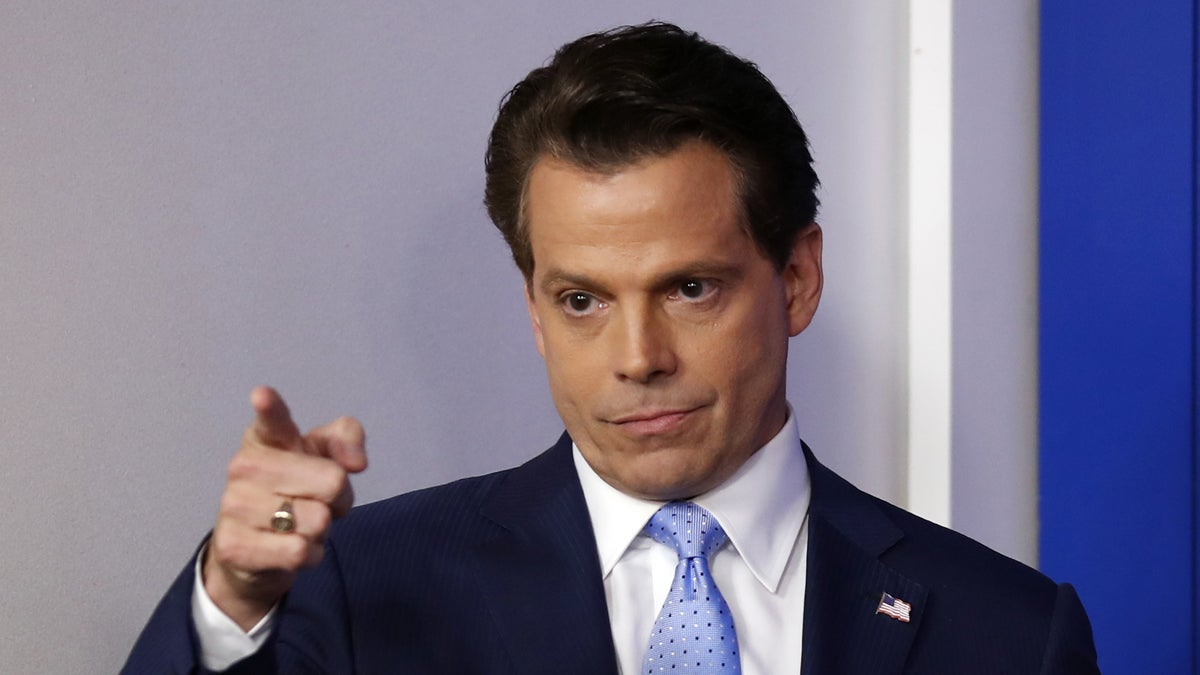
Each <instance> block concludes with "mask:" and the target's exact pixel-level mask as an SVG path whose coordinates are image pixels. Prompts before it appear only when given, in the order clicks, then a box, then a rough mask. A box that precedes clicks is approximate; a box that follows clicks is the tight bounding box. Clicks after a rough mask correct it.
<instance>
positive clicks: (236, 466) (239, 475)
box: [228, 448, 258, 482]
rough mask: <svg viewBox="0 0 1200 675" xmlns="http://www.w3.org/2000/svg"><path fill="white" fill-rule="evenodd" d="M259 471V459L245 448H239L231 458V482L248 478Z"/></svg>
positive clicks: (229, 471)
mask: <svg viewBox="0 0 1200 675" xmlns="http://www.w3.org/2000/svg"><path fill="white" fill-rule="evenodd" d="M257 472H258V461H257V460H256V459H255V458H254V457H253V456H252V455H251V453H250V452H249V451H248V450H246V449H245V448H243V449H242V450H239V451H238V453H237V454H236V455H234V456H233V459H231V460H229V470H228V474H229V480H230V482H234V481H239V480H246V479H248V478H251V477H253V476H254V475H255V474H256V473H257Z"/></svg>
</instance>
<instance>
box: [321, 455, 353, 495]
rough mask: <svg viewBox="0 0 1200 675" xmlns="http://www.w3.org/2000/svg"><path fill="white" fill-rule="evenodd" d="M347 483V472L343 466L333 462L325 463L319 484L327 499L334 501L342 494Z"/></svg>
mask: <svg viewBox="0 0 1200 675" xmlns="http://www.w3.org/2000/svg"><path fill="white" fill-rule="evenodd" d="M346 484H347V480H346V472H345V470H343V469H342V467H340V466H338V465H337V464H335V463H333V462H326V463H324V465H323V468H322V469H321V475H320V477H319V478H318V484H317V485H318V489H319V490H320V492H321V494H322V495H323V496H324V497H325V498H326V501H332V500H333V499H334V498H336V497H337V495H339V494H341V493H342V491H343V490H345V485H346Z"/></svg>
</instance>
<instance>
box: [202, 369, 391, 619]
mask: <svg viewBox="0 0 1200 675" xmlns="http://www.w3.org/2000/svg"><path fill="white" fill-rule="evenodd" d="M250 405H251V406H253V408H254V413H255V418H254V421H253V422H252V423H251V424H250V426H249V427H248V428H247V429H246V433H245V434H244V435H243V436H242V445H241V448H239V449H238V452H237V454H236V455H234V456H233V460H232V461H230V462H229V479H228V482H227V483H226V484H225V493H224V494H223V495H222V496H221V508H220V512H219V513H218V515H217V525H216V527H214V528H213V534H212V538H211V539H210V540H209V543H208V552H207V557H206V559H205V561H204V567H203V576H204V589H205V590H206V591H207V592H208V595H209V597H211V598H212V600H213V602H214V603H216V605H217V607H219V608H220V609H221V611H223V612H225V614H227V615H228V616H229V617H230V618H232V619H233V620H234V621H235V622H237V624H238V625H239V626H241V627H242V629H243V630H249V629H250V628H253V627H254V625H255V624H256V623H258V622H259V620H261V619H262V617H263V616H265V615H266V613H267V612H268V611H270V610H271V607H273V606H275V604H276V603H277V602H279V600H280V599H281V598H282V597H283V595H284V594H285V593H287V591H288V589H289V588H291V587H292V583H293V582H294V581H295V579H296V572H297V571H299V570H301V569H303V568H306V567H312V566H313V565H316V564H317V563H318V562H320V561H321V556H322V555H323V553H324V543H325V536H326V534H328V532H329V526H330V523H331V522H332V521H333V519H334V518H340V517H342V516H344V515H346V513H347V512H348V511H349V510H350V507H351V506H352V505H353V503H354V491H353V489H351V487H350V481H349V479H348V477H347V474H348V473H358V472H359V471H362V470H363V469H365V468H367V456H366V452H365V449H364V447H365V440H366V437H365V435H364V433H363V428H362V425H361V424H360V423H359V422H358V420H355V419H353V418H350V417H341V418H338V419H336V420H334V421H332V422H330V423H329V424H326V425H324V426H320V427H317V428H316V429H313V430H312V431H310V432H308V433H307V434H304V435H301V434H300V431H299V429H297V428H296V424H295V423H294V422H292V416H291V413H290V412H288V408H287V404H285V403H284V402H283V398H282V397H280V395H279V394H278V393H277V392H276V391H275V390H274V389H271V388H270V387H256V388H255V389H254V390H253V391H252V392H250ZM285 500H290V501H291V503H292V512H293V514H294V515H295V520H296V529H295V530H294V531H292V532H289V533H281V532H276V531H275V530H273V529H271V518H272V516H273V515H274V513H275V511H276V510H277V509H278V508H279V506H280V505H281V504H282V503H283V502H284V501H285Z"/></svg>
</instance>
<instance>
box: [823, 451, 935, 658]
mask: <svg viewBox="0 0 1200 675" xmlns="http://www.w3.org/2000/svg"><path fill="white" fill-rule="evenodd" d="M804 451H805V457H806V459H807V460H808V468H809V475H810V476H811V478H812V502H811V504H810V506H809V523H808V527H809V535H808V537H809V538H808V576H807V581H806V585H805V600H804V604H805V607H804V646H803V649H804V657H803V660H804V663H803V668H802V673H803V675H818V674H821V673H864V674H866V673H872V674H876V673H899V672H901V671H902V670H903V667H904V663H905V661H906V660H907V656H908V651H909V649H910V648H911V646H912V642H913V638H914V637H915V636H916V633H917V630H918V629H919V627H920V622H921V616H922V614H923V613H924V608H925V604H926V599H927V591H926V589H925V587H924V586H922V585H920V584H917V583H915V582H913V581H911V580H909V579H907V578H905V577H904V576H903V575H901V574H900V573H899V572H897V571H895V570H894V569H892V568H890V567H888V566H887V565H886V564H884V563H883V562H881V561H880V556H881V555H882V554H883V553H884V552H885V551H886V550H888V549H889V548H891V547H892V546H894V545H895V544H896V543H897V542H899V541H900V539H901V538H902V537H903V532H901V531H900V529H899V528H897V527H896V526H895V525H894V524H893V523H892V522H891V521H890V520H889V519H888V518H887V517H886V516H885V515H884V514H883V513H882V512H880V511H879V510H878V509H877V508H876V507H875V505H874V503H873V502H872V501H871V500H870V498H868V497H867V496H866V495H864V494H863V493H861V492H860V491H859V490H858V489H857V488H855V487H854V486H852V485H850V484H849V483H847V482H846V481H845V480H843V479H842V478H840V477H839V476H837V475H836V474H834V473H833V472H832V471H830V470H829V469H826V468H825V467H823V466H821V465H820V464H819V463H817V461H816V459H815V458H813V455H812V452H811V451H810V450H809V449H808V447H807V446H806V447H805V448H804ZM884 593H889V594H891V595H892V596H894V597H896V598H899V599H901V600H903V601H904V602H907V603H909V604H911V605H912V616H911V620H910V621H909V622H908V623H905V622H902V621H899V620H896V619H893V618H891V617H888V616H887V615H885V614H878V613H876V610H877V608H878V607H879V602H880V599H881V598H882V595H883V594H884Z"/></svg>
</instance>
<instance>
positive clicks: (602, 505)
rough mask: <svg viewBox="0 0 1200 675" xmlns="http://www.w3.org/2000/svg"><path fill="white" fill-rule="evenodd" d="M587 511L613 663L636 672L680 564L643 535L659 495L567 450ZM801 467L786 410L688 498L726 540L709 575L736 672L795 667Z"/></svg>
mask: <svg viewBox="0 0 1200 675" xmlns="http://www.w3.org/2000/svg"><path fill="white" fill-rule="evenodd" d="M574 455H575V469H576V470H577V471H578V472H579V481H580V483H581V484H582V485H583V496H584V498H585V499H586V501H587V505H588V512H589V513H590V514H591V519H592V529H593V530H594V531H595V533H596V548H597V550H598V551H599V553H600V570H601V572H602V573H603V574H604V595H605V598H606V600H607V601H608V616H609V620H610V621H611V623H612V632H613V643H614V644H615V645H616V649H617V661H618V663H619V664H620V667H621V672H622V673H625V675H632V674H633V673H639V672H641V669H642V659H643V658H644V657H645V654H646V649H647V647H649V646H650V631H651V629H652V628H653V626H654V621H655V619H657V618H658V612H659V610H660V609H661V608H662V605H663V602H664V601H665V600H666V598H667V593H668V592H669V591H670V589H671V581H672V579H673V577H674V572H675V565H676V564H677V563H678V562H679V559H678V557H677V556H676V554H675V550H674V549H673V548H671V547H669V546H665V545H663V544H659V543H658V542H656V541H654V540H653V539H651V538H650V537H648V536H646V535H644V534H642V527H643V526H645V524H646V521H648V520H649V519H650V516H652V515H654V512H655V511H657V510H658V508H659V507H660V506H662V505H663V503H664V502H656V501H647V500H644V499H638V498H636V497H630V496H629V495H627V494H625V493H623V492H621V491H620V490H617V489H616V488H614V487H612V486H611V485H609V484H608V483H606V482H604V479H602V478H600V476H598V475H597V474H596V472H595V471H593V470H592V468H591V466H589V465H588V463H587V462H586V461H585V460H584V459H583V456H582V455H581V454H580V453H579V448H577V447H576V448H574ZM810 491H811V487H810V483H809V477H808V466H807V465H806V464H805V462H804V452H803V450H802V449H801V446H800V437H799V435H798V434H797V431H796V424H795V415H791V414H789V416H788V421H787V423H786V424H785V425H784V426H783V429H782V430H780V432H779V433H778V434H777V435H776V436H775V438H773V439H771V441H769V442H768V443H767V444H766V445H765V446H763V447H762V448H761V449H760V450H759V451H758V452H756V453H754V454H753V455H752V456H751V457H750V459H749V460H747V461H746V463H745V464H743V465H742V466H741V468H739V469H738V471H737V472H736V473H735V474H734V475H733V476H732V477H731V478H730V479H729V480H727V481H725V482H724V483H722V484H721V485H720V486H719V487H717V488H716V489H714V490H712V491H710V492H707V493H705V494H703V495H700V496H698V497H696V498H694V499H692V501H693V502H695V503H697V504H699V505H700V506H703V507H704V508H705V509H708V511H709V512H711V513H712V514H713V515H714V516H715V517H716V519H717V522H719V523H721V527H722V528H724V530H725V532H726V534H728V535H729V544H726V545H725V546H724V547H722V548H721V550H719V551H717V552H716V553H715V554H713V556H712V560H711V563H710V564H711V569H712V576H713V581H715V582H716V584H717V588H719V589H721V594H722V595H723V596H725V600H726V602H728V603H729V607H730V610H731V611H732V612H733V621H734V626H735V627H736V630H737V634H738V647H739V649H740V651H741V657H742V672H743V673H744V674H745V675H760V674H762V675H766V674H771V675H776V674H780V673H799V672H800V656H801V654H800V644H801V636H802V630H803V626H804V583H805V568H806V563H807V558H808V556H807V552H808V537H807V536H806V533H807V523H808V519H807V516H808V502H809V496H810Z"/></svg>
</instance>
